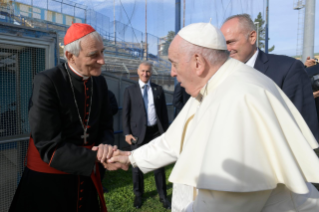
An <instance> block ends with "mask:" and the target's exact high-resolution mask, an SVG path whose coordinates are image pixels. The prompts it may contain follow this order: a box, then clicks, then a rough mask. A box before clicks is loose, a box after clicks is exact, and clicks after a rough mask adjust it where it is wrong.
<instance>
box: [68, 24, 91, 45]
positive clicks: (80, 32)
mask: <svg viewBox="0 0 319 212" xmlns="http://www.w3.org/2000/svg"><path fill="white" fill-rule="evenodd" d="M94 31H95V29H94V28H93V27H92V26H90V25H88V24H81V23H75V24H72V25H71V26H70V28H69V29H68V30H67V31H66V34H65V36H64V45H68V44H69V43H72V42H73V41H76V40H79V39H80V38H82V37H84V36H85V35H88V34H90V33H91V32H94Z"/></svg>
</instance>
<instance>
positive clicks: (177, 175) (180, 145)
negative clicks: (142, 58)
mask: <svg viewBox="0 0 319 212" xmlns="http://www.w3.org/2000/svg"><path fill="white" fill-rule="evenodd" d="M169 60H170V61H171V63H172V70H171V75H172V76H176V77H177V79H178V81H180V82H181V85H182V86H183V87H185V89H186V91H187V93H189V94H190V95H191V96H192V98H190V99H189V101H188V102H187V104H186V105H185V106H184V108H183V110H182V111H181V112H180V113H179V115H178V117H177V118H176V119H175V120H174V122H173V123H172V124H171V126H170V127H169V129H168V130H167V131H166V133H164V134H163V135H162V136H160V137H158V138H156V139H154V140H153V141H151V142H150V143H148V144H146V145H144V146H142V147H141V148H139V149H137V150H134V151H132V152H131V155H130V156H129V157H127V156H125V155H128V154H129V153H125V152H121V151H116V152H115V153H114V155H113V158H111V159H110V160H109V162H116V161H119V162H122V163H131V164H132V165H133V166H138V167H139V168H140V169H141V171H143V172H144V173H146V172H150V171H153V170H155V169H158V168H159V167H163V166H166V165H168V164H171V163H174V162H176V164H175V166H174V169H173V170H172V173H171V175H170V177H169V181H171V182H172V183H174V187H173V201H172V211H187V212H188V211H189V212H191V211H196V212H206V211H207V212H208V211H209V212H237V211H239V212H259V211H263V212H283V211H285V212H288V211H289V212H293V211H298V212H318V211H319V193H318V191H317V190H316V188H314V187H313V185H312V184H311V183H309V182H317V183H318V182H319V160H318V158H317V156H316V155H315V153H314V151H313V149H315V148H317V147H318V144H317V141H316V140H315V139H314V137H313V135H312V133H311V131H310V130H309V128H308V127H307V124H306V123H305V121H304V120H303V118H302V116H301V115H300V114H299V112H298V111H297V109H296V108H295V106H294V105H293V104H292V103H291V102H290V100H289V99H288V98H287V97H286V95H285V94H284V93H283V92H282V91H281V90H280V88H278V87H277V86H276V85H275V83H274V82H273V81H272V80H271V79H269V78H268V77H266V76H265V75H263V74H262V73H260V72H259V71H257V70H255V69H253V68H251V67H249V66H247V65H245V64H243V63H241V62H239V61H237V60H235V59H231V58H229V56H228V52H227V47H226V42H225V39H224V37H223V35H222V33H221V32H220V30H219V29H217V28H216V27H214V26H213V25H211V24H210V23H197V24H191V25H189V26H187V27H185V28H183V29H182V30H180V32H179V33H178V35H177V36H176V37H175V38H174V40H173V42H172V43H171V45H170V48H169ZM278 71H280V70H278Z"/></svg>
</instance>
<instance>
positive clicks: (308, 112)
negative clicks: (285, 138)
mask: <svg viewBox="0 0 319 212" xmlns="http://www.w3.org/2000/svg"><path fill="white" fill-rule="evenodd" d="M221 31H222V33H223V34H224V36H225V39H226V43H227V48H228V51H230V57H232V58H235V59H237V60H239V61H241V62H243V63H246V64H247V65H249V66H251V67H254V68H255V69H257V70H258V71H260V72H262V73H263V74H265V75H266V76H268V77H269V78H271V79H272V80H273V81H274V82H275V83H276V84H277V85H278V86H279V87H280V88H281V89H282V91H283V92H284V93H285V94H286V95H287V96H288V98H289V99H290V100H291V101H292V103H294V105H295V106H296V108H297V109H298V110H299V112H300V114H301V115H302V116H303V118H304V120H305V121H306V123H307V124H308V126H309V128H310V130H311V131H312V133H313V135H314V136H315V138H316V139H317V140H318V120H317V115H316V114H317V113H316V107H315V101H314V97H313V94H312V89H311V82H310V80H309V78H308V76H307V74H306V72H305V69H304V65H303V64H302V63H301V62H300V61H299V60H296V59H293V58H290V57H286V56H281V55H272V54H266V53H264V52H262V51H261V50H260V49H258V48H257V47H256V40H257V33H256V30H255V25H254V23H253V22H252V20H251V19H250V16H249V15H247V14H240V15H235V16H231V17H229V18H227V19H226V21H225V22H224V24H223V26H222V27H221Z"/></svg>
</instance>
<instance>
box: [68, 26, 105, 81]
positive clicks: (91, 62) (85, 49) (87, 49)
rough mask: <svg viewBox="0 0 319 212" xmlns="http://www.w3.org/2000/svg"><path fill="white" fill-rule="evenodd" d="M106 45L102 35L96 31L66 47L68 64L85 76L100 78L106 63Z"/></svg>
mask: <svg viewBox="0 0 319 212" xmlns="http://www.w3.org/2000/svg"><path fill="white" fill-rule="evenodd" d="M103 51H104V45H103V39H102V37H101V35H100V34H99V33H98V32H96V31H94V32H92V33H90V34H88V35H85V36H84V37H82V38H80V39H78V40H76V41H74V42H72V43H69V44H67V45H65V46H64V57H65V59H66V60H67V61H68V63H69V64H70V65H71V66H72V67H73V68H74V69H76V71H78V72H79V73H81V74H83V75H84V76H88V77H90V76H99V75H100V74H101V67H102V65H104V64H105V62H104V55H103Z"/></svg>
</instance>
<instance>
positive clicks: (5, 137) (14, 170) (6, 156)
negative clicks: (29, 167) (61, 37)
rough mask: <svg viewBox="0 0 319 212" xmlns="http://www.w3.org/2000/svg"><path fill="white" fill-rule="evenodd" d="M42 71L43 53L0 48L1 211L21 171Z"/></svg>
mask: <svg viewBox="0 0 319 212" xmlns="http://www.w3.org/2000/svg"><path fill="white" fill-rule="evenodd" d="M44 69H45V49H43V48H35V47H24V46H18V45H6V44H1V45H0V113H1V115H0V202H1V204H0V211H8V208H9V206H10V203H11V201H12V198H13V195H14V193H15V190H16V188H17V185H18V183H19V180H20V178H21V175H22V172H23V169H24V165H23V162H24V158H25V155H26V150H27V145H28V140H27V138H28V135H29V133H30V127H29V123H28V105H29V99H30V97H31V93H32V81H33V78H34V75H35V74H36V73H38V72H40V71H43V70H44Z"/></svg>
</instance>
